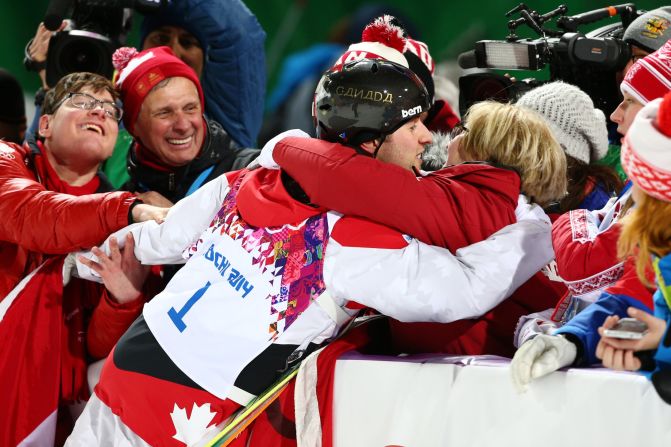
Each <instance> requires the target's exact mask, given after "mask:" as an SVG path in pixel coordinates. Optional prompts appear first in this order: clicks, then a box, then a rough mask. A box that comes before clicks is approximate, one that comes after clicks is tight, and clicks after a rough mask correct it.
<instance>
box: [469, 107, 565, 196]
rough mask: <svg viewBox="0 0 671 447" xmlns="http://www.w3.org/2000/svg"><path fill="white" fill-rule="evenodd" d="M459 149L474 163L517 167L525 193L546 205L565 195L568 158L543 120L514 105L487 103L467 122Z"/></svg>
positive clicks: (475, 109) (476, 109)
mask: <svg viewBox="0 0 671 447" xmlns="http://www.w3.org/2000/svg"><path fill="white" fill-rule="evenodd" d="M464 121H465V122H466V126H467V127H468V132H466V133H465V134H464V137H463V139H462V140H461V144H460V150H461V151H463V153H464V155H465V156H466V157H468V158H470V159H472V160H479V161H487V162H491V163H494V164H500V165H503V166H507V167H511V168H514V169H516V170H517V171H518V173H519V174H520V177H521V182H522V193H524V194H526V195H527V196H528V197H529V198H530V199H531V200H532V201H534V202H537V203H539V204H541V205H546V204H548V203H549V202H551V201H553V200H558V199H560V198H561V197H563V196H564V195H565V194H566V188H567V180H566V177H567V176H566V156H565V155H564V151H563V150H562V148H561V146H560V145H559V143H558V142H557V140H556V139H555V137H554V136H553V134H552V131H551V130H550V127H549V126H548V125H547V123H546V122H545V120H544V119H543V117H541V116H540V115H539V114H538V113H536V112H534V111H533V110H530V109H526V108H524V107H521V106H516V105H514V104H502V103H499V102H494V101H484V102H480V103H478V104H475V105H473V106H472V107H471V108H470V109H469V110H468V113H467V114H466V117H465V119H464Z"/></svg>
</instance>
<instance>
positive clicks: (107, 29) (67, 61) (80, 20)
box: [44, 0, 161, 86]
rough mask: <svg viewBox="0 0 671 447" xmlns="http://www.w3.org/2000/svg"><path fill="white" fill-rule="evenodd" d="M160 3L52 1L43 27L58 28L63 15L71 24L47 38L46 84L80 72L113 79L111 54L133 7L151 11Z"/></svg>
mask: <svg viewBox="0 0 671 447" xmlns="http://www.w3.org/2000/svg"><path fill="white" fill-rule="evenodd" d="M160 6H161V0H52V1H51V3H50V5H49V8H48V9H47V14H46V16H45V20H44V23H45V26H46V27H47V28H48V29H58V27H59V26H60V24H61V22H62V20H63V18H64V17H70V26H68V28H66V29H65V30H63V31H59V32H57V33H55V34H54V35H53V36H52V37H51V39H50V40H49V50H48V53H47V61H46V78H47V84H48V85H49V86H53V85H55V84H56V83H57V82H58V80H59V79H61V78H62V77H63V76H65V75H67V74H69V73H74V72H80V71H88V72H91V73H97V74H100V75H102V76H105V77H106V78H108V79H112V76H113V74H114V66H113V65H112V54H114V51H115V50H116V49H117V48H119V47H120V46H122V45H124V44H125V41H126V35H127V34H128V32H129V31H130V28H131V16H132V10H133V9H135V10H138V11H140V12H150V11H153V10H156V9H157V8H159V7H160ZM50 26H51V28H50Z"/></svg>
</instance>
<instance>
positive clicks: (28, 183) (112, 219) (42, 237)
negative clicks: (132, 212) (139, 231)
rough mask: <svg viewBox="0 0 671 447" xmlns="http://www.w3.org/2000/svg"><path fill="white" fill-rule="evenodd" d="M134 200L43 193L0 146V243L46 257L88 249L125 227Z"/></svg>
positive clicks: (123, 195) (10, 150)
mask: <svg viewBox="0 0 671 447" xmlns="http://www.w3.org/2000/svg"><path fill="white" fill-rule="evenodd" d="M134 200H135V197H134V196H133V194H131V193H129V192H111V193H105V194H91V195H86V196H81V197H76V196H72V195H69V194H60V193H56V192H53V191H47V190H46V189H45V188H44V186H42V184H40V183H38V182H37V181H36V179H35V177H34V175H33V173H32V172H31V171H30V170H29V169H28V168H27V167H26V165H25V163H24V156H23V152H22V151H20V150H17V149H16V148H14V147H13V146H9V145H6V144H3V143H0V216H2V220H3V222H2V225H0V240H3V241H7V242H12V243H15V244H17V245H20V246H22V247H24V248H26V249H28V250H32V251H36V252H40V253H46V254H65V253H68V252H71V251H75V250H80V249H83V248H88V247H91V246H93V245H96V244H98V243H100V242H101V241H102V240H104V239H105V237H107V236H108V235H109V234H110V233H112V232H114V231H116V230H118V229H120V228H123V227H125V226H126V225H128V209H129V207H130V205H131V204H132V203H133V201H134Z"/></svg>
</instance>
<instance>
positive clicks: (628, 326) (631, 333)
mask: <svg viewBox="0 0 671 447" xmlns="http://www.w3.org/2000/svg"><path fill="white" fill-rule="evenodd" d="M647 333H648V325H647V324H645V323H644V322H643V321H640V320H637V319H635V318H621V319H620V320H619V321H618V322H617V323H615V325H614V326H613V327H611V328H609V329H605V330H604V331H603V335H604V336H606V337H613V338H622V339H627V340H640V339H641V338H643V336H644V335H645V334H647Z"/></svg>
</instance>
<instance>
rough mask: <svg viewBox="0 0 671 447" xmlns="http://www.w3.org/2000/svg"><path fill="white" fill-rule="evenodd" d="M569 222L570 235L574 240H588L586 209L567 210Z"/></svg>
mask: <svg viewBox="0 0 671 447" xmlns="http://www.w3.org/2000/svg"><path fill="white" fill-rule="evenodd" d="M569 221H570V222H571V236H572V238H573V241H575V242H587V241H589V230H588V229H587V210H583V209H577V210H571V211H569Z"/></svg>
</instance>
